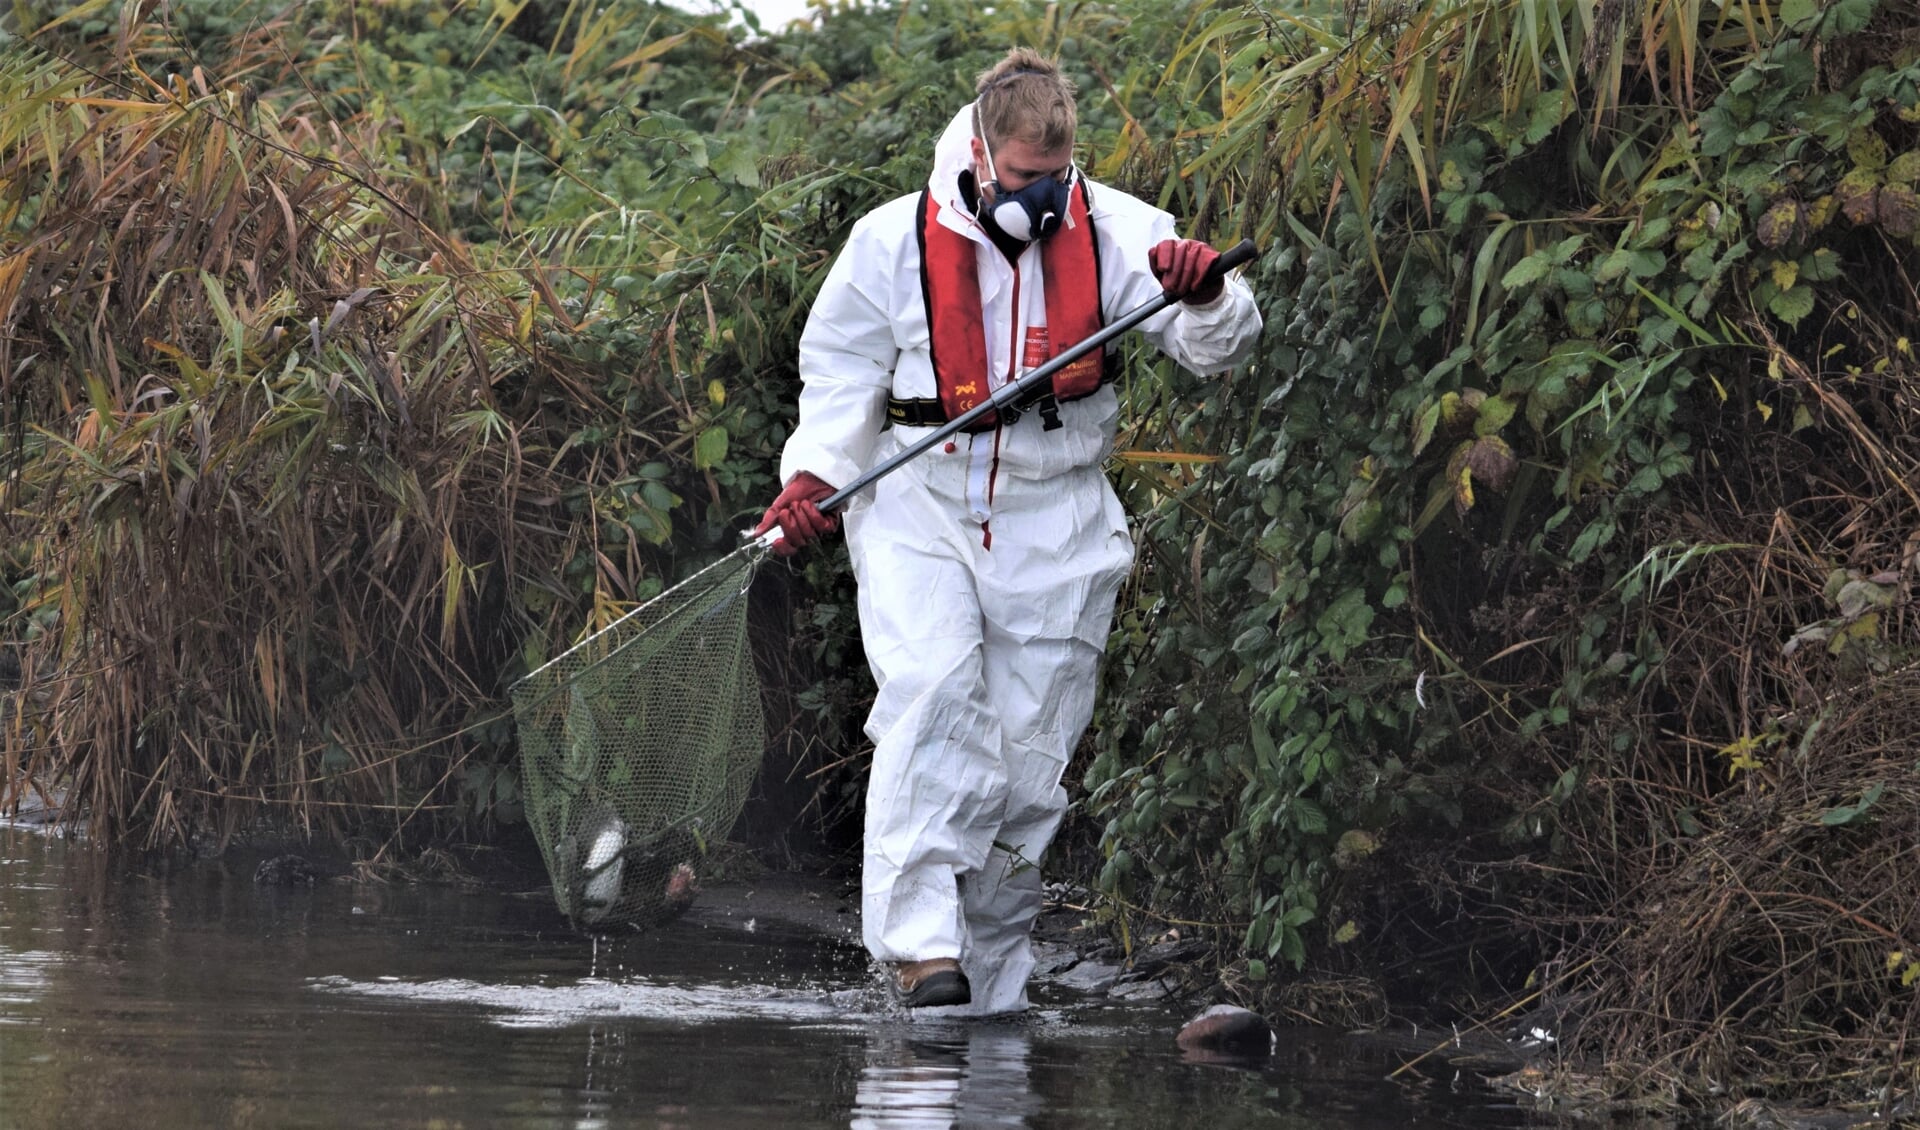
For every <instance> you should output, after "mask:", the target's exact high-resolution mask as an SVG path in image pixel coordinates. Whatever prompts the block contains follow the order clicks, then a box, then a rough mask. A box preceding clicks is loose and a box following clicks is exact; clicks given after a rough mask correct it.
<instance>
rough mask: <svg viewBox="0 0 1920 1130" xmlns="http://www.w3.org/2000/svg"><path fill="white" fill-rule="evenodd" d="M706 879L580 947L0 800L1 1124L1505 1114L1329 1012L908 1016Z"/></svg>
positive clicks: (1348, 1121) (1001, 1121)
mask: <svg viewBox="0 0 1920 1130" xmlns="http://www.w3.org/2000/svg"><path fill="white" fill-rule="evenodd" d="M721 894H723V893H721V892H716V894H715V897H711V898H710V899H709V905H706V906H705V907H703V908H702V910H701V912H700V913H697V914H696V915H694V916H690V917H689V918H688V919H686V920H683V921H681V922H679V923H676V924H674V925H673V926H671V927H669V928H667V929H665V930H664V931H661V932H657V933H655V934H652V935H647V936H632V937H627V938H624V939H621V940H619V941H618V942H617V943H612V944H609V943H604V942H603V943H601V944H600V945H598V946H597V947H596V946H595V945H594V944H593V943H592V942H590V941H588V940H586V939H583V938H581V937H578V936H575V935H573V934H571V933H569V932H567V931H566V929H565V928H564V926H562V925H561V924H560V923H559V922H558V921H557V920H556V918H555V916H554V914H553V911H552V909H551V907H550V905H549V904H548V903H547V902H546V901H544V900H543V899H541V898H537V897H514V896H511V895H504V894H501V893H498V892H491V893H472V892H463V891H460V890H457V889H454V888H450V887H417V886H416V887H393V886H377V885H356V884H350V883H334V884H322V885H320V886H318V887H315V888H313V889H311V890H307V889H301V890H278V889H263V888H260V887H256V886H255V885H254V884H253V883H252V882H251V874H250V871H246V870H244V869H242V868H240V867H238V866H235V867H232V868H222V867H220V866H206V865H202V866H199V867H195V868H192V869H188V870H183V871H177V872H175V873H172V874H165V873H158V872H152V871H143V870H141V869H139V868H134V869H131V870H113V871H109V870H108V869H106V868H104V867H103V866H101V864H100V862H99V860H98V858H97V856H96V855H95V853H93V852H91V851H89V850H87V849H85V848H82V847H78V846H75V845H72V844H69V843H66V842H64V841H61V840H59V839H56V838H52V837H49V836H47V835H45V834H43V833H40V832H35V831H28V830H23V829H16V828H5V827H0V1127H6V1128H12V1127H20V1128H28V1127H34V1128H37V1127H55V1126H60V1127H67V1126H106V1127H132V1128H135V1130H163V1128H170V1127H203V1126H204V1127H217V1126H231V1127H306V1126H315V1127H356V1128H359V1127H367V1128H371V1127H387V1126H395V1127H401V1126H405V1127H479V1126H486V1127H495V1126H499V1127H539V1128H548V1127H551V1128H556V1130H558V1128H568V1130H587V1128H598V1127H626V1126H633V1127H662V1128H667V1127H672V1128H684V1130H708V1128H720V1127H743V1128H744V1127H754V1128H759V1127H914V1128H922V1127H928V1128H931V1127H1034V1128H1041V1127H1102V1128H1105V1127H1122V1128H1125V1127H1169V1126H1182V1127H1194V1128H1200V1127H1204V1128H1206V1130H1221V1128H1228V1127H1239V1126H1259V1127H1300V1128H1307V1127H1313V1128H1324V1130H1361V1128H1366V1130H1372V1128H1385V1127H1402V1126H1408V1125H1420V1126H1436V1127H1439V1126H1448V1127H1454V1126H1457V1127H1491V1126H1518V1125H1523V1124H1524V1122H1523V1119H1522V1118H1521V1116H1520V1115H1519V1114H1517V1113H1516V1112H1514V1111H1513V1110H1512V1109H1511V1108H1509V1107H1507V1106H1505V1105H1504V1104H1503V1103H1502V1102H1501V1101H1500V1100H1499V1099H1497V1098H1496V1097H1494V1096H1492V1095H1490V1094H1488V1093H1487V1092H1485V1091H1483V1090H1479V1089H1477V1088H1475V1087H1474V1086H1473V1085H1472V1084H1471V1083H1470V1082H1464V1083H1463V1082H1462V1081H1459V1080H1455V1079H1452V1078H1450V1077H1447V1076H1450V1075H1451V1072H1445V1073H1443V1077H1440V1078H1429V1079H1420V1080H1412V1081H1407V1080H1402V1081H1400V1082H1397V1083H1389V1082H1386V1081H1385V1079H1384V1076H1385V1075H1386V1073H1387V1071H1388V1070H1390V1069H1391V1067H1392V1066H1393V1062H1392V1061H1391V1060H1390V1059H1389V1058H1388V1057H1387V1055H1386V1053H1384V1052H1379V1051H1370V1050H1368V1048H1367V1047H1366V1046H1365V1045H1361V1044H1357V1043H1353V1042H1350V1041H1346V1040H1343V1039H1341V1038H1339V1037H1336V1036H1329V1035H1321V1034H1313V1033H1308V1034H1305V1035H1289V1036H1287V1037H1285V1038H1284V1039H1283V1040H1282V1042H1281V1044H1280V1045H1279V1047H1278V1049H1277V1051H1276V1053H1275V1055H1274V1056H1273V1057H1272V1058H1271V1059H1270V1060H1268V1061H1266V1062H1264V1063H1262V1064H1260V1065H1257V1066H1227V1065H1217V1064H1201V1063H1194V1062H1188V1061H1186V1060H1185V1059H1183V1057H1182V1055H1181V1053H1180V1051H1179V1050H1178V1049H1177V1048H1176V1047H1175V1046H1174V1043H1173V1039H1172V1035H1173V1032H1174V1031H1175V1029H1176V1028H1177V1027H1178V1024H1179V1022H1180V1020H1181V1019H1182V1017H1181V1016H1179V1015H1177V1014H1175V1013H1172V1012H1169V1011H1166V1010H1164V1009H1159V1008H1155V1007H1152V1006H1140V1005H1131V1006H1124V1007H1120V1006H1114V1005H1112V1004H1110V1003H1108V1002H1106V1001H1105V1000H1104V999H1090V998H1085V997H1081V996H1079V995H1077V994H1074V993H1072V992H1069V991H1067V990H1065V989H1060V988H1056V989H1052V990H1045V989H1043V990H1042V991H1041V992H1040V993H1039V994H1038V995H1039V999H1040V1005H1041V1007H1039V1008H1037V1009H1036V1010H1035V1012H1034V1013H1033V1014H1032V1015H1030V1016H1029V1017H1027V1018H1025V1019H1024V1020H1021V1021H1018V1022H1012V1023H973V1024H963V1023H958V1022H941V1021H930V1020H914V1019H911V1018H909V1017H907V1016H905V1015H902V1014H899V1013H896V1012H894V1011H892V1010H890V1009H889V1008H888V1007H887V1005H886V1003H885V1001H884V1000H883V998H882V997H881V995H880V994H879V993H878V992H877V991H875V990H874V989H873V988H872V987H871V985H870V978H869V974H868V970H867V965H866V962H865V959H864V957H863V955H862V954H861V953H860V952H859V951H858V949H857V948H856V947H854V946H853V945H851V944H849V942H848V941H847V940H846V939H845V938H844V937H836V936H834V933H833V932H832V931H831V930H828V931H827V932H824V933H823V932H822V931H821V930H820V929H817V928H814V927H817V926H818V925H819V924H818V923H813V924H811V925H809V926H802V925H800V924H799V923H798V922H797V921H794V920H793V919H792V918H791V917H781V916H769V917H765V918H763V917H760V916H758V915H754V914H751V913H741V912H740V907H739V906H738V905H736V906H734V907H732V908H730V909H729V908H728V907H727V906H726V905H725V899H724V898H723V897H718V896H720V895H721Z"/></svg>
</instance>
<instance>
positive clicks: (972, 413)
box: [749, 239, 1260, 548]
mask: <svg viewBox="0 0 1920 1130" xmlns="http://www.w3.org/2000/svg"><path fill="white" fill-rule="evenodd" d="M1259 257H1260V249H1259V248H1258V247H1256V246H1254V242H1253V241H1252V240H1251V239H1243V240H1241V241H1240V242H1239V243H1236V244H1234V245H1233V246H1232V247H1230V248H1228V249H1227V250H1225V251H1222V252H1221V253H1220V257H1219V258H1218V259H1215V260H1214V261H1213V265H1212V266H1211V267H1208V268H1207V273H1206V275H1205V276H1203V278H1202V282H1201V285H1202V286H1204V285H1206V284H1207V283H1210V282H1213V281H1214V280H1216V279H1222V278H1225V277H1226V274H1227V272H1228V271H1231V270H1233V269H1234V268H1236V267H1240V266H1242V265H1244V264H1247V263H1251V262H1253V261H1254V260H1255V259H1257V258H1259ZM1178 301H1180V299H1179V298H1176V297H1175V296H1173V295H1171V294H1168V293H1166V292H1164V291H1162V292H1161V293H1159V294H1156V295H1154V296H1153V297H1152V298H1149V299H1147V300H1146V301H1145V302H1142V303H1141V304H1140V305H1138V306H1136V307H1134V308H1133V309H1132V310H1129V311H1127V312H1126V313H1125V314H1122V315H1120V317H1119V318H1118V319H1116V320H1115V321H1113V322H1110V323H1108V324H1107V325H1106V326H1105V327H1103V328H1102V329H1100V330H1099V331H1098V332H1097V333H1094V334H1093V335H1092V336H1090V337H1087V338H1085V339H1083V340H1081V341H1079V342H1076V343H1075V344H1074V345H1073V346H1072V347H1071V348H1069V349H1067V350H1066V351H1065V352H1063V353H1061V354H1059V355H1058V356H1055V357H1053V358H1052V359H1050V360H1048V361H1047V363H1046V364H1044V365H1042V366H1040V367H1039V368H1037V369H1035V370H1033V371H1032V372H1030V373H1027V374H1026V375H1025V376H1022V377H1021V378H1020V379H1019V380H1016V381H1014V382H1012V383H1011V384H1004V385H1001V386H1000V387H999V388H997V389H995V390H994V391H993V395H991V396H989V397H987V399H985V400H983V401H981V402H980V403H978V404H976V405H974V406H973V407H972V408H969V409H968V410H967V411H965V412H963V413H961V414H960V415H958V416H955V417H954V418H953V419H951V420H948V421H947V422H946V423H944V424H942V425H940V426H939V427H938V428H936V429H934V430H933V431H931V432H928V433H927V434H926V435H924V436H921V437H920V438H919V439H917V440H915V441H914V442H913V443H911V444H908V445H907V446H906V447H904V448H902V449H901V450H900V451H898V452H896V453H895V454H894V455H892V456H891V457H889V458H888V459H887V460H886V461H885V462H884V463H880V464H878V465H877V466H874V467H870V468H868V469H867V470H866V471H865V472H863V473H862V474H861V475H860V476H859V477H858V478H856V479H854V480H853V481H852V482H850V483H848V484H847V485H846V486H844V487H841V488H840V489H839V490H837V491H834V492H833V493H832V494H830V495H828V496H827V497H826V498H823V499H821V500H820V511H821V513H827V512H829V511H832V510H835V509H838V508H839V507H841V506H844V505H846V503H847V500H849V499H851V498H852V497H853V496H854V495H856V494H859V493H860V492H861V491H863V490H865V489H867V488H868V487H870V486H872V485H873V484H874V483H876V482H878V481H879V480H880V479H883V478H885V477H886V476H888V475H891V474H892V473H893V472H895V471H897V470H899V469H900V468H901V467H902V466H904V465H906V464H907V463H910V462H912V461H913V460H915V459H917V458H919V457H920V456H921V455H922V454H924V453H925V452H926V451H927V449H928V448H931V447H932V446H933V445H934V444H936V443H940V442H941V441H943V440H945V439H947V438H948V437H950V436H952V435H955V434H957V433H959V432H961V431H964V430H965V429H967V428H969V427H971V426H972V425H974V424H975V423H978V422H979V421H980V420H981V418H982V417H984V416H986V415H987V413H989V412H993V411H996V410H998V409H1004V408H1010V407H1013V406H1016V405H1019V404H1022V403H1024V402H1026V401H1027V400H1029V399H1031V398H1034V397H1038V396H1039V395H1041V394H1042V393H1044V392H1047V391H1050V390H1051V389H1052V388H1053V376H1054V374H1055V373H1058V372H1059V371H1060V370H1062V369H1064V368H1066V367H1067V366H1068V365H1071V364H1073V363H1074V362H1075V361H1078V360H1079V359H1080V358H1082V357H1084V356H1086V355H1087V354H1088V353H1090V352H1092V351H1093V350H1095V349H1098V348H1100V347H1101V346H1103V345H1105V344H1106V343H1107V342H1109V341H1112V340H1113V339H1114V338H1116V337H1119V336H1120V335H1121V334H1123V333H1126V332H1127V331H1128V330H1130V329H1132V328H1133V327H1135V326H1137V325H1139V324H1140V323H1141V322H1144V321H1146V320H1147V319H1148V318H1151V317H1153V316H1154V315H1155V314H1158V313H1159V312H1160V311H1162V310H1165V309H1166V308H1167V307H1169V306H1171V305H1173V304H1174V303H1176V302H1178ZM749 536H751V535H749ZM784 536H785V534H784V533H783V532H782V531H781V529H780V527H779V526H773V527H772V528H770V529H768V530H767V532H766V533H764V534H761V535H759V536H758V537H757V538H755V539H754V544H756V545H762V546H767V547H769V548H771V547H772V545H773V543H774V542H776V541H778V540H780V538H782V537H784Z"/></svg>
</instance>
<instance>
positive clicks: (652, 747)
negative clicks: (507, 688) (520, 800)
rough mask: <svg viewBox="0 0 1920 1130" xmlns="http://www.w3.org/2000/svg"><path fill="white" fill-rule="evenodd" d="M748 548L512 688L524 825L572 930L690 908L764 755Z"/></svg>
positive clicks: (753, 555)
mask: <svg viewBox="0 0 1920 1130" xmlns="http://www.w3.org/2000/svg"><path fill="white" fill-rule="evenodd" d="M765 555H766V551H765V549H764V548H762V547H760V546H757V545H750V546H747V547H746V548H744V549H741V550H740V551H738V552H736V553H733V554H731V555H729V556H727V557H725V558H722V559H721V560H720V561H718V562H716V563H715V564H713V565H711V566H709V567H708V568H706V569H704V570H702V571H701V572H699V573H697V574H695V575H694V576H692V577H689V578H688V579H687V580H685V581H683V582H681V583H680V584H678V585H675V586H674V587H673V588H671V589H668V590H667V591H666V592H664V593H661V594H660V595H659V596H657V597H655V598H654V599H652V600H650V601H648V602H647V603H645V604H643V605H641V606H640V607H639V608H636V609H634V610H633V611H632V612H630V613H628V614H627V615H626V616H624V617H622V618H621V619H620V620H618V621H616V622H615V623H613V624H611V625H609V626H608V627H606V628H604V629H602V630H601V631H599V632H596V633H594V634H593V635H591V636H589V637H588V638H586V639H585V640H582V641H581V642H580V643H579V644H577V645H575V646H574V647H573V648H571V649H570V650H568V651H567V652H566V653H564V654H563V655H561V656H560V657H559V658H557V659H555V660H553V661H552V662H551V663H548V664H547V665H546V666H544V667H541V668H540V669H539V670H537V671H535V672H533V673H532V674H530V675H528V676H527V677H526V678H524V679H521V680H520V681H519V682H518V683H516V684H514V687H513V692H512V693H513V712H514V721H515V724H516V726H517V728H518V730H519V735H520V760H521V775H522V777H523V780H524V784H525V790H526V802H527V818H528V821H529V822H530V823H531V824H532V826H533V832H534V837H535V838H536V839H537V840H538V841H539V843H540V851H541V854H542V855H543V856H544V857H545V859H546V864H547V874H548V875H549V876H550V877H551V878H552V880H553V895H554V898H555V899H556V900H557V901H558V902H559V904H560V909H561V911H562V912H564V913H565V914H566V915H567V917H568V918H570V919H572V920H573V922H574V924H575V925H577V926H581V927H584V928H589V929H592V928H604V927H607V926H611V925H615V924H620V923H629V924H633V925H637V926H646V925H653V924H657V923H660V922H663V921H666V920H668V919H671V918H673V917H675V916H676V915H678V914H679V913H681V912H682V911H684V910H685V909H686V908H687V906H688V905H690V904H691V903H692V902H693V898H694V895H695V894H696V893H697V891H698V890H699V876H700V869H701V863H702V861H703V860H704V859H705V857H706V855H707V853H708V851H709V850H710V849H711V848H712V847H713V845H714V844H716V843H718V842H719V841H720V840H722V839H724V838H725V836H726V835H727V833H728V832H729V831H730V830H731V829H732V827H733V821H734V818H735V817H737V816H738V815H739V813H740V806H741V803H742V802H743V801H744V800H745V799H746V795H747V789H748V787H749V786H750V785H751V783H752V781H753V776H754V773H755V771H756V770H757V769H758V767H759V764H760V755H761V751H762V749H763V748H764V747H765V745H766V722H765V719H764V718H763V716H762V714H761V706H760V680H759V677H758V675H757V674H756V673H755V671H754V667H753V658H752V656H751V654H750V653H749V650H748V647H747V588H748V586H749V585H750V584H751V583H752V580H753V574H754V570H755V569H756V568H757V567H758V566H759V563H760V561H761V560H762V559H763V558H764V557H765Z"/></svg>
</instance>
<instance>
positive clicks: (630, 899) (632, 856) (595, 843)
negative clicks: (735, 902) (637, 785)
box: [554, 806, 706, 930]
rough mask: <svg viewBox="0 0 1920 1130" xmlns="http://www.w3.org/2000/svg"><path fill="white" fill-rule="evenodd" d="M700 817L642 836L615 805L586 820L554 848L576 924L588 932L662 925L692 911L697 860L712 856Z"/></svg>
mask: <svg viewBox="0 0 1920 1130" xmlns="http://www.w3.org/2000/svg"><path fill="white" fill-rule="evenodd" d="M699 827H700V821H699V820H698V819H695V820H692V821H689V822H687V823H684V824H679V825H675V826H673V827H670V828H667V829H666V830H664V831H661V832H656V833H653V834H652V835H651V836H649V837H647V838H645V839H641V838H640V834H639V833H637V832H636V831H635V830H634V828H633V826H632V825H631V824H629V823H628V822H627V821H626V820H624V819H622V818H621V817H620V815H619V814H618V813H617V812H614V811H613V810H612V809H611V808H606V807H604V806H603V807H601V808H599V809H597V810H595V811H594V812H592V813H590V814H589V816H588V817H587V818H586V819H584V820H582V821H581V822H580V831H578V832H577V833H575V834H574V835H571V836H567V837H564V838H563V839H561V841H560V842H559V844H558V845H556V847H555V849H554V863H555V866H556V867H557V868H558V870H559V872H560V874H562V875H565V876H566V883H567V894H568V898H567V903H566V905H567V906H568V907H570V908H572V910H571V915H570V916H571V917H572V919H573V922H574V925H576V926H578V927H581V928H582V929H587V930H604V929H610V928H612V927H614V926H616V925H619V924H621V923H632V924H633V925H635V926H651V925H660V924H663V923H667V922H671V921H673V920H674V919H676V918H678V917H680V916H681V915H682V914H684V913H686V911H687V908H688V907H690V906H692V905H693V902H694V899H695V898H696V897H698V896H699V894H700V881H699V876H698V873H697V872H696V871H695V870H694V863H695V861H697V860H699V859H700V858H701V857H702V856H704V855H705V854H706V852H705V850H704V845H703V840H702V838H701V836H700V834H699Z"/></svg>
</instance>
